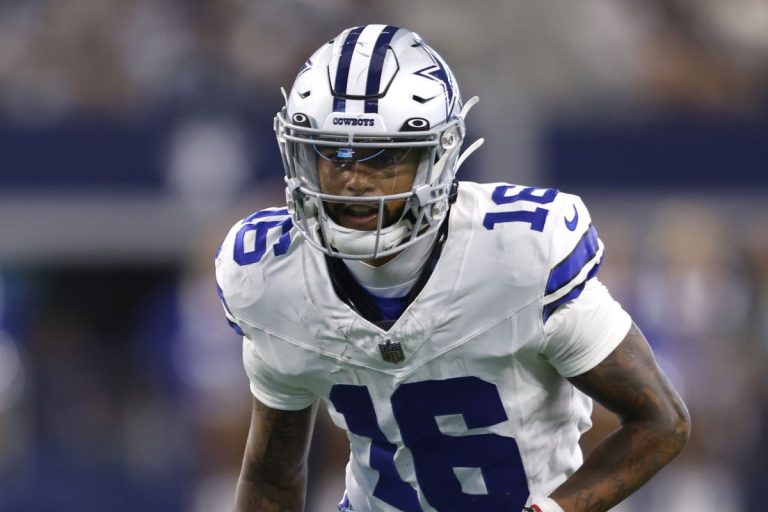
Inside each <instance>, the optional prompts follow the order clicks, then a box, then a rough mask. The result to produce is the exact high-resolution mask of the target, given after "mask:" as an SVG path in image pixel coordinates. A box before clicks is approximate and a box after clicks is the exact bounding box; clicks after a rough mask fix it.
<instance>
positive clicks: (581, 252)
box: [544, 225, 599, 295]
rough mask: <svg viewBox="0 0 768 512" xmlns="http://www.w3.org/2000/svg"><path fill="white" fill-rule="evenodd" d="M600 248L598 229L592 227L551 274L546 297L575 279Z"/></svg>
mask: <svg viewBox="0 0 768 512" xmlns="http://www.w3.org/2000/svg"><path fill="white" fill-rule="evenodd" d="M598 248H599V243H598V238H597V229H595V227H594V226H592V225H590V226H589V229H588V230H587V231H586V232H585V233H584V235H583V236H582V237H581V239H580V240H579V242H578V243H577V244H576V246H575V247H574V248H573V250H572V251H571V253H570V254H569V255H568V256H566V257H565V258H564V259H563V260H562V261H561V262H560V263H558V264H557V265H555V267H554V268H553V269H552V271H551V272H550V273H549V279H548V280H547V287H546V290H545V292H544V294H545V295H549V294H551V293H554V292H556V291H557V290H559V289H560V288H562V287H563V286H565V285H566V284H568V283H569V282H570V281H571V280H572V279H573V278H574V277H576V276H577V275H579V272H581V270H582V269H583V268H584V267H585V266H586V265H587V264H588V263H589V262H590V261H591V260H592V258H594V257H595V254H597V250H598Z"/></svg>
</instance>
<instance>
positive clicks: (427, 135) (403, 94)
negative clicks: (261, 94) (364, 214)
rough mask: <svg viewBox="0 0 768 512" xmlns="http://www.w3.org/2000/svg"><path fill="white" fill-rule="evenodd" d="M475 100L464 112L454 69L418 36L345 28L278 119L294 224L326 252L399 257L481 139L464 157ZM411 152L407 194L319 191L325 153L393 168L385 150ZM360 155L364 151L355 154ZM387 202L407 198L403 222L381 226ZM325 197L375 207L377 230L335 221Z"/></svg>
mask: <svg viewBox="0 0 768 512" xmlns="http://www.w3.org/2000/svg"><path fill="white" fill-rule="evenodd" d="M283 94H284V95H285V93H283ZM476 101H477V98H472V100H470V101H469V102H467V105H466V106H465V107H463V110H462V100H461V95H460V93H459V88H458V85H457V84H456V79H455V78H454V76H453V73H452V72H451V70H450V69H449V68H448V65H447V64H446V63H445V62H444V61H443V59H442V58H441V57H440V56H439V55H438V54H437V53H436V52H435V51H434V50H433V49H432V48H430V47H429V46H427V44H426V43H424V41H422V40H421V38H420V37H419V36H418V35H417V34H415V33H413V32H411V31H409V30H406V29H403V28H398V27H393V26H387V25H366V26H360V27H354V28H349V29H347V30H344V31H343V32H342V33H341V34H339V35H338V36H337V37H336V38H334V39H332V40H331V41H330V42H328V43H327V44H325V45H323V46H322V47H321V48H320V49H318V50H317V51H316V52H315V53H314V54H313V55H312V57H310V59H309V60H307V62H306V63H305V64H304V66H302V68H301V70H300V71H299V74H298V76H297V77H296V81H295V82H294V84H293V88H292V89H291V92H290V94H289V95H288V96H287V97H286V105H285V106H284V107H283V109H282V110H281V111H280V112H279V113H278V114H277V116H276V117H275V126H274V128H275V133H276V135H277V141H278V145H279V147H280V153H281V154H282V158H283V166H284V167H285V174H286V178H285V180H286V200H287V204H288V211H289V212H290V214H291V216H292V217H293V222H294V225H295V226H296V227H297V229H298V230H299V231H300V232H301V233H302V234H303V235H304V236H305V237H306V239H307V240H308V241H309V242H310V243H311V244H312V245H313V246H315V247H317V248H318V249H320V250H321V251H323V252H325V253H326V254H328V255H330V256H336V257H341V258H347V259H360V260H372V259H375V258H378V257H382V256H387V255H390V254H394V253H396V252H399V251H401V250H403V249H404V248H406V247H408V246H410V245H412V244H414V243H415V242H416V241H418V240H419V239H421V238H422V237H425V236H428V235H430V234H432V233H435V232H436V231H437V229H438V228H439V226H440V224H441V223H442V221H443V220H444V219H445V217H446V214H447V212H448V208H449V201H448V199H449V194H450V191H451V186H452V183H453V180H454V176H455V175H456V171H457V170H458V167H459V166H460V165H461V163H462V162H463V160H464V158H466V156H468V155H469V154H470V153H471V152H472V151H474V150H475V149H476V148H477V147H479V146H480V144H482V142H483V141H482V139H480V140H478V141H477V142H475V144H473V145H472V146H471V147H470V148H469V149H468V150H467V151H466V152H465V153H464V154H463V155H461V158H460V156H459V153H460V149H461V144H462V142H463V140H464V135H465V126H464V116H465V114H466V112H467V111H468V110H469V108H471V106H472V105H474V103H475V102H476ZM409 148H410V149H411V150H412V151H417V152H418V153H417V154H416V155H413V154H412V157H413V156H416V157H417V158H418V161H419V162H420V163H419V164H418V168H417V171H416V176H415V179H414V182H413V185H412V186H411V189H410V191H407V192H404V193H398V194H389V195H375V196H374V195H360V196H347V195H334V194H330V193H326V192H324V191H323V190H321V187H320V179H319V177H318V161H319V159H321V158H325V159H327V160H328V159H334V161H339V160H348V161H350V162H353V163H354V162H364V161H366V162H367V163H366V165H369V164H370V162H371V161H376V162H379V163H380V164H382V165H387V164H386V162H391V161H392V157H391V156H387V155H388V154H390V153H393V152H394V153H397V152H400V153H402V152H403V150H406V149H409ZM356 152H358V154H359V155H364V156H362V157H358V158H357V159H356V158H355V153H356ZM380 155H384V157H381V156H380ZM377 158H378V160H372V159H377ZM388 201H405V207H404V209H403V212H402V215H400V217H399V219H397V220H396V221H395V222H394V223H391V224H389V225H383V219H384V218H385V215H384V213H385V204H386V203H387V202H388ZM329 203H344V204H351V203H354V204H357V205H360V204H363V205H365V204H371V205H372V206H373V207H374V208H371V210H374V211H375V207H378V221H377V224H378V225H377V228H376V229H374V230H369V231H361V230H355V229H350V228H347V227H343V226H341V225H339V224H338V223H336V222H335V221H334V220H333V219H332V218H331V217H330V216H329V213H328V206H327V205H328V204H329Z"/></svg>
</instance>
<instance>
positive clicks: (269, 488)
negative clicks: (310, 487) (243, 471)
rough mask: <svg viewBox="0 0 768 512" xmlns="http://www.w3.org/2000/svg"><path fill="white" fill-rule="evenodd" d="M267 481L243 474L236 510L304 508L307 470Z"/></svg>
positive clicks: (259, 511) (283, 511)
mask: <svg viewBox="0 0 768 512" xmlns="http://www.w3.org/2000/svg"><path fill="white" fill-rule="evenodd" d="M273 480H276V481H274V482H270V481H267V480H266V479H265V478H260V477H258V476H244V475H241V476H240V479H239V480H238V482H237V493H236V495H235V512H301V511H302V510H304V495H305V488H306V472H305V471H301V472H299V473H297V474H296V475H294V476H293V477H291V478H288V479H282V482H280V480H281V479H273Z"/></svg>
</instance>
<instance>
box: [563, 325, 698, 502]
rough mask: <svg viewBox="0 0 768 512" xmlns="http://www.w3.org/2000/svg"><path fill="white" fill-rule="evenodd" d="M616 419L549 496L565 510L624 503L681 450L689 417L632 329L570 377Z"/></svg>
mask: <svg viewBox="0 0 768 512" xmlns="http://www.w3.org/2000/svg"><path fill="white" fill-rule="evenodd" d="M570 381H571V383H572V384H573V385H574V386H576V387H577V388H578V389H580V390H581V391H583V392H584V393H586V394H587V395H589V396H591V397H592V398H593V399H595V400H596V401H598V402H599V403H600V404H602V405H603V406H605V407H606V408H607V409H608V410H610V411H611V412H613V413H614V414H616V415H617V416H618V417H619V418H620V419H621V423H622V425H621V427H620V428H619V429H618V430H617V431H615V432H614V433H613V434H611V435H610V436H609V437H608V438H606V439H605V440H604V441H603V442H602V443H601V444H600V445H599V446H598V447H597V448H596V449H595V451H594V452H593V453H592V454H591V455H590V456H589V457H588V458H587V460H586V461H585V463H584V465H583V466H582V467H581V468H579V470H578V471H576V472H575V473H574V474H573V475H571V477H570V478H569V479H568V480H566V482H564V483H563V485H561V486H560V487H559V488H558V489H557V490H556V491H555V492H554V493H553V494H552V498H553V499H554V500H555V501H557V502H558V503H559V504H560V506H561V507H563V509H565V510H566V512H602V511H605V510H609V509H610V508H611V507H613V506H614V505H616V504H617V503H619V502H620V501H622V500H623V499H625V498H626V497H627V496H629V495H630V494H632V493H633V492H634V491H635V490H637V489H638V488H640V487H641V486H642V485H643V484H644V483H645V482H647V481H648V480H649V479H650V478H651V477H652V476H653V475H654V474H656V472H658V471H659V470H660V469H661V468H662V467H663V466H665V465H666V464H667V463H669V461H671V460H672V459H673V458H674V457H675V456H676V455H677V454H678V453H680V451H681V450H682V449H683V447H684V446H685V444H686V442H687V440H688V436H689V434H690V426H689V425H690V419H689V417H688V411H687V410H686V408H685V405H684V404H683V402H682V400H681V399H680V396H679V395H678V394H677V392H676V391H675V390H674V389H673V388H672V386H671V384H670V383H669V381H668V380H667V379H666V377H665V376H664V374H663V373H662V372H661V370H660V369H659V367H658V366H657V365H656V361H655V360H654V358H653V354H652V352H651V350H650V347H649V346H648V343H647V341H646V339H645V337H644V336H643V334H642V333H641V332H640V330H639V329H637V327H636V326H634V325H633V326H632V328H631V329H630V331H629V333H628V334H627V336H626V337H625V339H624V341H622V343H621V344H620V345H619V346H618V347H617V348H616V350H614V351H613V353H611V354H610V355H609V356H608V357H607V358H606V359H605V360H604V361H603V362H602V363H600V364H599V365H597V366H596V367H595V368H594V369H592V370H590V371H588V372H586V373H585V374H583V375H580V376H578V377H574V378H572V379H570Z"/></svg>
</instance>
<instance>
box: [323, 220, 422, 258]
mask: <svg viewBox="0 0 768 512" xmlns="http://www.w3.org/2000/svg"><path fill="white" fill-rule="evenodd" d="M411 229H412V226H411V223H410V222H409V221H407V220H400V221H398V222H395V223H394V224H392V225H391V226H387V227H386V228H381V231H380V232H377V231H376V230H373V231H358V230H356V229H349V228H345V227H344V226H340V225H338V224H336V223H335V222H334V221H333V220H331V219H330V218H326V222H325V235H326V236H327V238H328V240H327V241H326V242H327V245H328V246H331V247H333V248H334V249H336V250H337V251H339V252H340V253H342V254H347V255H350V256H365V255H373V254H381V253H382V252H384V251H388V250H390V249H392V248H393V247H397V246H398V245H399V244H400V243H402V242H403V240H405V239H406V238H407V237H408V236H409V235H410V234H411ZM377 233H379V234H378V236H377ZM377 239H378V242H379V243H378V247H377V246H376V240H377Z"/></svg>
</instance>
